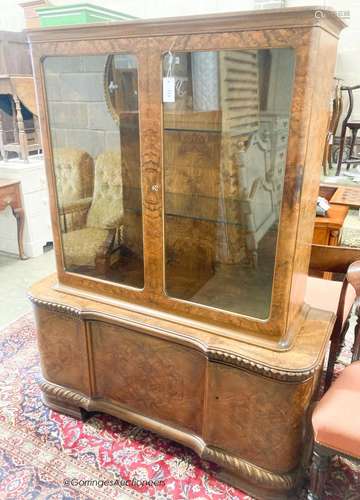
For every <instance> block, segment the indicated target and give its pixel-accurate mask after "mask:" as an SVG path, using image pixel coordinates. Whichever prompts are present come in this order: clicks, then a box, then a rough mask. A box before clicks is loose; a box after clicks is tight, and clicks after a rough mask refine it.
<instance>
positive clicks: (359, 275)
mask: <svg viewBox="0 0 360 500" xmlns="http://www.w3.org/2000/svg"><path fill="white" fill-rule="evenodd" d="M346 277H347V280H348V282H349V283H350V284H351V285H352V286H353V287H354V289H355V293H356V301H358V300H359V299H360V260H357V261H356V262H353V263H352V264H350V266H349V269H348V270H347V273H346Z"/></svg>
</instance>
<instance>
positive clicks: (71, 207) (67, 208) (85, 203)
mask: <svg viewBox="0 0 360 500" xmlns="http://www.w3.org/2000/svg"><path fill="white" fill-rule="evenodd" d="M91 202H92V198H82V199H81V200H78V201H74V202H72V203H68V204H66V205H64V206H63V207H61V208H60V213H61V215H66V214H71V213H73V212H80V211H82V210H88V209H89V208H90V205H91Z"/></svg>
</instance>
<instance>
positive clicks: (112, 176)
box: [63, 151, 124, 274]
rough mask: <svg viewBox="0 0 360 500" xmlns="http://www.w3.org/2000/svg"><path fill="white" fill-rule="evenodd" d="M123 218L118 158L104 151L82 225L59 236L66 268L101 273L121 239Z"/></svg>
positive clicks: (117, 155)
mask: <svg viewBox="0 0 360 500" xmlns="http://www.w3.org/2000/svg"><path fill="white" fill-rule="evenodd" d="M78 203H79V204H81V200H80V201H79V202H78ZM84 203H86V200H84ZM123 214H124V209H123V184H122V175H121V156H120V153H118V152H114V151H108V152H106V153H102V154H101V155H99V156H98V158H97V159H96V162H95V176H94V195H93V197H92V200H91V203H90V205H89V209H88V211H87V214H86V220H85V222H84V225H83V226H82V227H81V228H79V229H76V230H74V231H67V232H66V233H63V248H64V258H65V265H66V268H68V269H69V268H73V267H82V266H86V267H94V268H96V271H97V272H98V273H100V274H103V273H105V272H106V270H107V269H108V267H109V263H110V257H111V255H112V253H113V252H114V250H115V249H116V248H115V243H116V241H118V240H120V239H121V231H122V220H123Z"/></svg>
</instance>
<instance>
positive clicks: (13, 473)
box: [0, 315, 360, 500]
mask: <svg viewBox="0 0 360 500" xmlns="http://www.w3.org/2000/svg"><path fill="white" fill-rule="evenodd" d="M0 360H1V362H0V499H9V500H10V499H14V500H22V499H26V500H33V499H49V500H50V499H51V500H60V499H61V500H71V499H76V500H101V499H112V498H117V499H127V498H135V499H153V500H187V499H197V500H206V499H215V500H216V499H229V500H236V499H238V500H245V499H247V500H251V499H250V497H249V496H247V495H245V494H244V493H242V492H241V491H238V490H236V489H235V488H231V487H230V486H228V485H226V484H223V483H221V482H219V481H217V480H216V479H215V478H214V477H213V476H212V474H211V473H212V471H213V470H215V466H214V465H212V464H210V463H208V462H205V461H203V460H200V459H199V458H198V457H197V456H196V455H195V454H194V453H193V452H192V451H190V450H188V449H186V448H184V447H182V446H180V445H177V444H175V443H173V442H171V441H168V440H166V439H162V438H160V437H158V436H156V435H154V434H152V433H150V432H147V431H144V430H142V429H140V428H138V427H135V426H133V425H129V424H127V423H124V422H122V421H119V420H117V419H115V418H111V417H107V416H103V415H101V416H100V415H99V416H94V417H92V418H91V419H89V420H88V421H87V422H86V423H83V422H81V421H78V420H76V419H74V418H71V417H67V416H64V415H60V414H58V413H56V412H54V411H52V410H49V409H48V408H47V407H46V406H44V405H43V403H42V401H41V397H40V391H39V389H38V385H37V378H38V376H39V360H38V354H37V349H36V338H35V329H34V324H33V321H32V317H31V315H27V316H24V317H23V318H21V319H20V320H18V321H16V322H15V323H13V324H12V325H11V326H10V327H8V328H7V329H5V330H3V332H2V333H1V334H0ZM358 476H359V471H357V472H356V471H355V470H353V469H351V468H350V467H349V466H348V464H347V463H345V462H339V461H337V460H336V461H334V463H333V467H332V470H331V474H330V477H329V481H328V484H327V494H326V497H325V498H326V499H327V500H328V499H333V500H356V499H357V500H359V499H360V487H359V477H358ZM112 482H113V484H112ZM114 483H115V484H114ZM96 484H97V485H96Z"/></svg>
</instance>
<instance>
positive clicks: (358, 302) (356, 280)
mask: <svg viewBox="0 0 360 500" xmlns="http://www.w3.org/2000/svg"><path fill="white" fill-rule="evenodd" d="M346 278H347V280H348V282H349V283H351V285H352V286H353V287H354V288H355V293H356V299H355V310H354V312H355V314H356V316H357V318H356V324H355V327H354V345H353V348H352V359H351V362H353V361H357V360H358V359H360V260H358V261H356V262H353V264H351V266H350V267H349V269H348V272H347V274H346Z"/></svg>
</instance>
